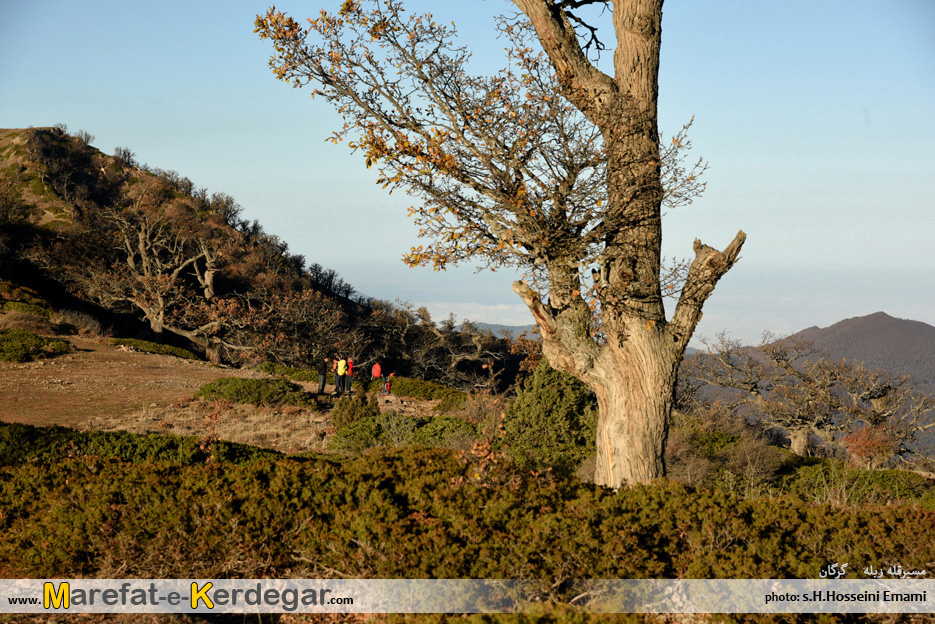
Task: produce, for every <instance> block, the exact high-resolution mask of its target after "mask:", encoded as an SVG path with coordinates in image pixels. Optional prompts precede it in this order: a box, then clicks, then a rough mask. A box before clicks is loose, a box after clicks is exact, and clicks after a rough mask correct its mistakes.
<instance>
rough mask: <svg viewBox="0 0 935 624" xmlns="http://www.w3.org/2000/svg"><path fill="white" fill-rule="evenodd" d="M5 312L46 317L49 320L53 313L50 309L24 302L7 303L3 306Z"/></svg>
mask: <svg viewBox="0 0 935 624" xmlns="http://www.w3.org/2000/svg"><path fill="white" fill-rule="evenodd" d="M3 310H4V311H5V312H22V313H23V314H33V315H35V316H44V317H45V318H49V317H50V316H52V311H51V310H49V309H48V308H44V307H42V306H38V305H36V304H34V303H23V302H22V301H7V302H6V303H4V304H3Z"/></svg>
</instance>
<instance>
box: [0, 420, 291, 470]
mask: <svg viewBox="0 0 935 624" xmlns="http://www.w3.org/2000/svg"><path fill="white" fill-rule="evenodd" d="M279 455H280V453H277V452H276V451H272V450H269V449H261V448H258V447H254V446H248V445H246V444H238V443H234V442H227V441H224V440H219V441H215V442H213V443H211V444H210V447H208V446H206V444H205V442H204V441H201V440H199V439H198V438H196V437H194V436H170V435H138V434H133V433H129V432H126V431H108V432H104V431H78V430H75V429H68V428H66V427H58V426H54V427H33V426H31V425H24V424H21V423H3V422H0V465H2V466H15V465H18V464H23V463H26V462H34V463H35V462H38V463H42V464H53V463H57V462H60V461H63V460H65V459H69V458H80V457H88V456H92V457H98V458H107V459H115V460H119V461H124V462H134V463H136V462H147V461H164V462H169V463H172V464H175V465H183V466H184V465H191V464H199V463H204V462H205V461H206V460H207V458H208V457H211V459H212V461H223V462H231V463H243V462H247V461H254V460H256V459H259V458H261V457H276V456H279Z"/></svg>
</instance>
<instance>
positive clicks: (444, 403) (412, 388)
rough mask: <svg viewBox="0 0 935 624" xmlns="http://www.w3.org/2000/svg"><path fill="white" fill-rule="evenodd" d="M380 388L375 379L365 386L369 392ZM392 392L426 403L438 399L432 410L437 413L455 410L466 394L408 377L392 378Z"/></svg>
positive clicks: (465, 397)
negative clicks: (422, 400)
mask: <svg viewBox="0 0 935 624" xmlns="http://www.w3.org/2000/svg"><path fill="white" fill-rule="evenodd" d="M380 388H381V382H380V380H376V379H375V380H372V381H371V382H370V383H369V384H368V386H367V389H368V391H370V392H379V391H380ZM392 392H393V394H394V395H396V396H402V397H410V398H413V399H424V400H426V401H433V400H437V399H438V400H439V403H438V405H436V406H435V408H434V409H435V411H438V412H449V411H451V410H454V409H457V408H458V407H460V406H461V405H462V404H463V403H464V402H465V401H466V400H467V394H465V393H464V392H461V391H460V390H456V389H455V388H449V387H448V386H443V385H442V384H439V383H435V382H434V381H424V380H422V379H410V378H408V377H393V381H392Z"/></svg>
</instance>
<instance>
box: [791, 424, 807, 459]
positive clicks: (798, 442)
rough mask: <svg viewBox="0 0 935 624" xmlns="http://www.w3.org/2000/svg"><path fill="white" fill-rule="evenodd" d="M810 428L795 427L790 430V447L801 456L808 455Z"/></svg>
mask: <svg viewBox="0 0 935 624" xmlns="http://www.w3.org/2000/svg"><path fill="white" fill-rule="evenodd" d="M808 434H809V431H808V429H793V430H791V431H790V432H789V449H790V450H791V451H792V452H793V453H795V454H796V455H798V456H799V457H806V456H807V455H808V438H809V435H808Z"/></svg>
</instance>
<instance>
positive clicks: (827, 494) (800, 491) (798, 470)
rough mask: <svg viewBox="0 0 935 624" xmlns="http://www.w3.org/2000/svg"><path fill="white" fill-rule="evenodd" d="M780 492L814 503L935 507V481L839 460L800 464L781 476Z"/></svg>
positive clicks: (905, 472) (903, 472)
mask: <svg viewBox="0 0 935 624" xmlns="http://www.w3.org/2000/svg"><path fill="white" fill-rule="evenodd" d="M781 487H782V490H783V492H785V493H788V494H794V495H796V496H801V497H802V498H804V499H806V500H808V501H811V502H815V503H829V504H833V505H838V506H841V505H844V506H861V505H885V504H893V503H899V504H917V505H920V506H922V507H924V508H926V509H932V510H935V482H932V481H931V480H929V479H926V478H925V477H922V476H920V475H917V474H915V473H912V472H907V471H904V470H866V469H862V468H851V467H848V466H847V464H845V463H844V462H842V461H840V460H832V459H821V460H819V461H817V462H815V463H801V464H799V465H797V466H795V467H794V468H792V469H791V472H790V473H789V474H786V475H784V476H783V477H782V479H781Z"/></svg>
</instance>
